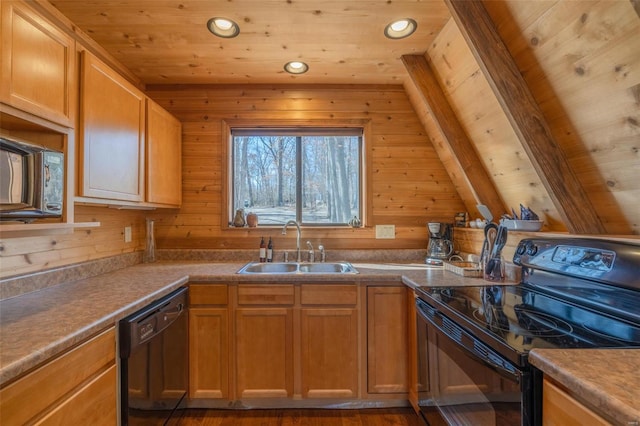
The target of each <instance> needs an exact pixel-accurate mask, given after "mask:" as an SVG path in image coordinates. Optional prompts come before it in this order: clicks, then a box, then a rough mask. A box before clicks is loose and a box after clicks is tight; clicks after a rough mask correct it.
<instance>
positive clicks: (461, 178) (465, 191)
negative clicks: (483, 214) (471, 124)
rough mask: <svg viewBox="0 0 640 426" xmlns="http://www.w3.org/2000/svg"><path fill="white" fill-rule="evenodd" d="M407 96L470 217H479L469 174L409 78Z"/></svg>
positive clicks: (405, 86) (406, 87)
mask: <svg viewBox="0 0 640 426" xmlns="http://www.w3.org/2000/svg"><path fill="white" fill-rule="evenodd" d="M404 88H405V91H406V92H407V96H409V99H411V103H412V104H413V107H414V109H415V110H416V114H418V117H419V118H420V121H421V122H422V125H423V126H424V129H425V131H426V132H427V134H428V135H429V139H430V140H431V143H432V144H433V147H434V149H435V151H436V152H437V154H438V157H439V158H440V161H441V162H442V165H443V166H444V167H445V169H446V170H447V173H449V178H450V179H451V182H452V183H453V185H454V188H455V191H456V192H457V193H458V195H459V196H460V198H461V199H462V201H463V205H464V207H465V209H466V211H467V212H469V214H470V217H479V216H480V213H479V212H478V209H477V207H476V195H475V192H474V191H473V188H472V187H471V186H470V185H468V182H467V176H466V174H465V172H464V170H463V169H462V167H461V166H460V163H459V162H458V160H457V158H456V157H455V155H454V153H453V151H452V150H451V145H449V143H448V142H447V141H446V140H445V138H444V135H443V134H442V133H441V132H440V131H439V128H438V123H437V122H436V120H435V118H434V117H433V114H432V113H431V111H430V109H429V107H428V106H427V104H426V103H425V102H424V100H423V97H422V94H421V93H420V91H419V90H418V87H417V86H416V85H415V83H414V82H413V81H412V80H411V79H408V80H407V81H405V84H404Z"/></svg>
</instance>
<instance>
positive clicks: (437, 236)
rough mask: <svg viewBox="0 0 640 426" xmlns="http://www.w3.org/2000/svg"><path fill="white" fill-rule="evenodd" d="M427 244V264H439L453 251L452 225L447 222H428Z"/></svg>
mask: <svg viewBox="0 0 640 426" xmlns="http://www.w3.org/2000/svg"><path fill="white" fill-rule="evenodd" d="M427 228H428V229H429V245H428V246H427V258H426V259H425V262H426V263H427V265H434V266H441V265H442V261H443V260H447V259H448V258H449V256H451V254H452V253H453V227H452V226H451V224H449V223H440V222H429V223H427Z"/></svg>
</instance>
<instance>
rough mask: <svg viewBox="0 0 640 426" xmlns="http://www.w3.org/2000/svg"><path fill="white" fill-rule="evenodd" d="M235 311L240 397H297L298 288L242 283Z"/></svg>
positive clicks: (239, 287)
mask: <svg viewBox="0 0 640 426" xmlns="http://www.w3.org/2000/svg"><path fill="white" fill-rule="evenodd" d="M237 292H238V293H237V300H238V307H237V308H236V310H235V318H234V319H235V350H236V372H235V373H236V377H235V378H236V396H237V397H238V398H240V399H244V398H290V397H292V396H293V305H294V286H293V285H279V284H264V285H260V284H255V285H254V284H239V285H238V286H237Z"/></svg>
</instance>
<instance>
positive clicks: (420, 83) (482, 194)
mask: <svg viewBox="0 0 640 426" xmlns="http://www.w3.org/2000/svg"><path fill="white" fill-rule="evenodd" d="M402 62H403V63H404V66H405V68H406V69H407V72H408V73H409V76H410V77H411V80H412V81H413V82H414V84H415V85H416V87H417V88H418V91H419V92H420V94H421V95H422V97H423V99H424V101H425V104H426V106H427V108H428V110H429V113H430V114H431V115H432V116H433V119H434V120H435V122H436V124H437V125H438V127H439V129H440V132H441V133H442V135H443V136H444V140H445V141H446V142H447V143H448V145H449V148H450V150H451V152H452V153H453V154H454V156H455V157H456V159H457V162H458V164H459V166H460V169H461V170H462V172H463V173H464V176H465V180H466V184H467V186H468V187H469V188H470V189H471V192H473V193H474V195H475V198H476V203H478V204H484V205H486V206H487V208H488V209H489V210H490V211H491V213H492V214H493V217H494V218H499V217H500V216H501V215H502V214H503V213H504V212H505V211H506V210H505V207H504V203H503V202H502V199H501V198H500V194H499V193H498V191H497V190H496V187H495V186H494V185H493V180H492V179H491V177H490V176H489V174H488V173H487V171H486V169H485V168H484V167H483V165H482V161H481V160H480V158H479V157H478V154H477V153H476V150H475V149H474V147H473V144H472V143H471V141H470V140H469V137H468V136H467V134H466V133H465V131H464V128H463V127H462V125H461V124H460V122H459V121H458V118H457V117H456V114H455V113H454V112H453V109H452V108H451V105H450V104H449V102H448V101H447V98H446V96H445V95H444V92H443V91H442V88H441V87H440V85H439V84H438V80H437V78H436V76H435V74H434V73H433V71H432V69H431V67H430V66H429V63H428V62H427V60H426V59H425V57H424V56H422V55H403V56H402ZM467 209H468V210H469V211H475V206H474V208H473V210H472V209H470V208H469V206H467Z"/></svg>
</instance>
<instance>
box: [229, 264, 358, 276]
mask: <svg viewBox="0 0 640 426" xmlns="http://www.w3.org/2000/svg"><path fill="white" fill-rule="evenodd" d="M357 273H358V271H357V270H356V268H354V267H353V265H351V264H350V263H349V262H323V263H311V262H289V263H281V262H274V263H259V262H249V263H247V264H246V265H244V266H243V267H242V268H241V269H240V270H239V271H238V274H263V275H268V274H357Z"/></svg>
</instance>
